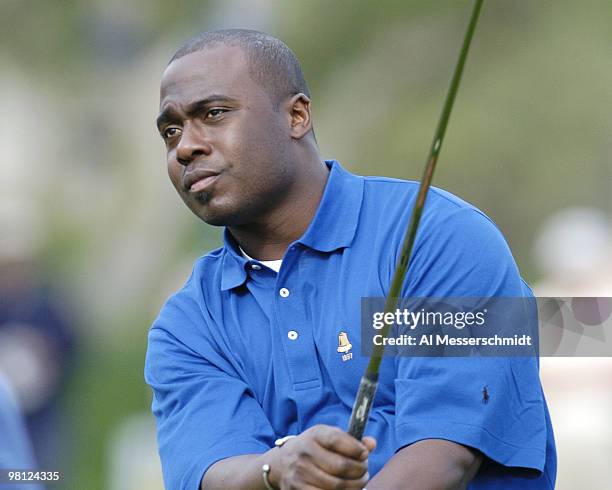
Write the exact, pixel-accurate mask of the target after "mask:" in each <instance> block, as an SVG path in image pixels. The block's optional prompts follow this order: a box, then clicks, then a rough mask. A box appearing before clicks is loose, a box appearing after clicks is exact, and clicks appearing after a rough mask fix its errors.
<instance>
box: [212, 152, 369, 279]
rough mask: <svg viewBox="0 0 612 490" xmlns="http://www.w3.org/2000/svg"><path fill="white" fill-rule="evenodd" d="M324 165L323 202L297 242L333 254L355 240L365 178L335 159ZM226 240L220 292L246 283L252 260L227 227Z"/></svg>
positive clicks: (224, 238)
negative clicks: (344, 167)
mask: <svg viewBox="0 0 612 490" xmlns="http://www.w3.org/2000/svg"><path fill="white" fill-rule="evenodd" d="M325 164H326V165H327V166H328V168H329V169H330V172H329V177H328V179H327V183H326V185H325V190H324V191H323V196H322V197H321V202H320V203H319V207H318V209H317V212H316V213H315V215H314V217H313V219H312V221H311V222H310V225H309V226H308V228H307V229H306V232H305V233H304V235H302V237H301V238H300V239H299V240H298V243H301V244H302V245H304V246H306V247H310V248H312V249H314V250H318V251H319V252H332V251H334V250H337V249H339V248H343V247H348V246H349V245H350V244H351V243H352V241H353V238H354V236H355V231H356V230H357V223H358V221H359V213H360V212H361V203H362V200H363V179H362V178H361V177H358V176H356V175H353V174H351V173H350V172H347V171H346V170H345V169H343V168H342V167H341V166H340V163H338V162H337V161H336V160H326V161H325ZM223 241H224V245H225V253H224V256H223V263H222V268H223V269H222V277H221V290H223V291H226V290H228V289H232V288H235V287H238V286H241V285H242V284H243V283H244V281H245V280H246V277H247V272H246V266H247V264H248V263H249V260H247V259H246V258H245V257H243V256H242V254H241V253H240V250H239V248H238V244H237V243H236V241H235V240H234V238H233V237H232V235H231V233H230V232H229V230H228V229H227V228H226V229H225V232H224V234H223Z"/></svg>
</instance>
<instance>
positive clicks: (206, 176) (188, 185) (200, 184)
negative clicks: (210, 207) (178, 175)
mask: <svg viewBox="0 0 612 490" xmlns="http://www.w3.org/2000/svg"><path fill="white" fill-rule="evenodd" d="M218 177H219V174H218V173H217V172H213V171H211V170H194V171H193V172H190V173H188V174H186V175H185V177H184V178H183V183H184V186H185V189H186V190H188V191H189V192H194V193H196V192H202V191H205V190H206V189H207V188H208V187H210V186H211V185H212V184H213V183H214V182H215V181H216V180H217V178H218Z"/></svg>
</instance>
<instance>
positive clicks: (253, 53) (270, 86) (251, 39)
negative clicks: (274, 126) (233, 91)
mask: <svg viewBox="0 0 612 490" xmlns="http://www.w3.org/2000/svg"><path fill="white" fill-rule="evenodd" d="M219 44H223V45H226V46H237V47H239V48H241V49H242V50H243V51H244V53H245V56H246V59H247V62H248V64H249V67H248V68H249V75H250V76H251V78H252V79H253V81H254V82H255V83H257V84H258V85H259V86H260V87H261V88H262V89H263V90H264V91H265V92H266V93H267V94H268V96H269V97H270V100H271V101H272V102H273V103H274V104H275V105H278V104H280V103H281V102H282V101H283V100H285V99H286V98H288V97H292V96H293V95H295V94H299V93H302V94H304V95H306V96H307V97H309V98H310V92H309V90H308V85H307V84H306V80H305V79H304V75H303V73H302V68H301V66H300V62H299V61H298V60H297V58H296V57H295V55H294V54H293V51H291V49H289V47H288V46H287V45H286V44H285V43H284V42H282V41H281V40H280V39H277V38H275V37H272V36H270V35H268V34H264V33H262V32H258V31H252V30H248V29H222V30H218V31H209V32H203V33H202V34H199V35H198V36H196V37H194V38H193V39H191V40H189V41H187V43H185V44H184V45H183V46H182V47H181V48H179V50H178V51H177V52H176V53H175V54H174V56H173V57H172V59H171V60H170V63H172V62H173V61H174V60H177V59H179V58H182V57H183V56H186V55H188V54H191V53H194V52H196V51H202V50H204V49H206V48H209V47H213V46H215V45H219ZM170 63H169V64H170Z"/></svg>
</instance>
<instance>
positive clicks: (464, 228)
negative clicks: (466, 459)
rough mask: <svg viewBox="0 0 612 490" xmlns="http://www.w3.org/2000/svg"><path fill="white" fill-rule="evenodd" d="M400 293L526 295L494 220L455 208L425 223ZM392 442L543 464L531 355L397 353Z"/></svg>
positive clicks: (512, 463)
mask: <svg viewBox="0 0 612 490" xmlns="http://www.w3.org/2000/svg"><path fill="white" fill-rule="evenodd" d="M419 241H420V243H418V246H417V247H416V250H417V252H416V253H415V256H414V259H415V260H414V261H413V262H412V263H411V265H410V270H409V272H408V282H407V285H406V287H405V289H404V291H403V294H404V296H405V297H411V296H412V297H438V298H442V297H461V296H463V297H468V296H469V297H503V296H507V297H527V296H529V297H531V296H532V294H531V291H530V290H529V288H528V287H527V286H526V285H525V284H524V282H523V281H522V279H521V278H520V275H519V273H518V269H517V267H516V264H515V262H514V259H513V258H512V255H511V253H510V250H509V248H508V246H507V244H506V242H505V240H504V238H503V236H502V235H501V233H500V232H499V230H498V229H497V228H496V227H495V225H494V224H493V223H492V222H491V221H490V220H489V219H488V218H487V217H486V216H484V215H482V214H481V213H480V212H478V211H477V210H475V209H473V208H460V209H457V210H456V212H453V213H451V214H450V215H449V216H448V217H447V218H445V219H443V220H438V221H437V222H436V220H435V219H433V220H432V219H431V217H430V221H429V223H428V226H427V227H426V228H424V230H423V233H422V235H421V237H420V238H419ZM396 376H397V377H396V380H395V389H396V436H397V443H398V444H397V448H396V449H400V448H401V447H404V446H406V445H409V444H412V443H414V442H416V441H419V440H423V439H434V438H435V439H446V440H449V441H453V442H457V443H459V444H463V445H466V446H470V447H473V448H476V449H478V450H480V451H481V452H482V453H484V454H485V455H486V456H487V457H488V458H490V459H491V460H493V461H495V462H497V463H499V464H501V465H504V466H507V467H521V468H529V469H535V470H538V471H542V470H543V468H544V465H545V462H546V444H547V421H546V409H545V403H544V398H543V394H542V389H541V385H540V380H539V374H538V362H537V359H536V358H526V357H525V358H502V357H463V358H461V357H455V358H450V357H449V358H443V357H438V358H434V357H430V358H416V357H415V358H411V357H397V358H396Z"/></svg>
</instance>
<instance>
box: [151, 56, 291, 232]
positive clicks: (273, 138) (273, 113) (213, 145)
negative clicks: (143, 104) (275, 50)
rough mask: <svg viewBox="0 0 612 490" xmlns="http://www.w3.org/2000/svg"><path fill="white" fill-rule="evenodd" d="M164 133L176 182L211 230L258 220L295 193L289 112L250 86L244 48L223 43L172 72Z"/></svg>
mask: <svg viewBox="0 0 612 490" xmlns="http://www.w3.org/2000/svg"><path fill="white" fill-rule="evenodd" d="M158 129H159V131H160V134H161V135H162V138H163V139H164V141H165V143H166V148H167V161H168V174H169V176H170V180H171V181H172V183H173V184H174V187H175V188H176V190H177V191H178V193H179V195H180V196H181V198H182V199H183V201H185V204H187V206H188V207H189V208H190V209H191V210H192V211H193V212H194V213H195V214H196V215H197V216H198V217H200V218H201V219H202V220H204V221H205V222H207V223H209V224H212V225H227V226H232V225H235V226H237V225H244V224H249V223H251V222H254V221H257V220H258V219H259V218H260V217H262V216H263V215H265V213H266V211H268V210H270V209H272V208H273V207H274V206H275V205H276V204H277V203H278V202H280V200H281V199H282V196H283V195H285V194H286V192H287V190H288V188H289V187H290V184H291V182H292V179H293V175H294V173H293V172H294V171H293V170H292V166H291V164H290V163H291V159H290V158H289V157H288V155H289V154H290V148H291V136H290V132H289V130H290V116H289V113H288V112H287V111H286V110H285V109H284V107H283V105H282V104H281V105H280V107H278V108H277V107H275V105H274V104H273V103H272V101H271V100H270V97H269V96H268V94H267V93H266V92H265V91H264V89H263V88H262V87H260V86H258V85H257V84H256V83H255V82H254V81H253V80H252V79H251V77H250V75H249V70H248V63H247V59H246V57H245V55H244V53H243V51H242V50H241V49H240V48H238V47H233V46H226V45H221V44H219V45H216V46H213V47H211V48H206V49H204V50H202V51H197V52H195V53H191V54H189V55H187V56H184V57H182V58H179V59H178V60H175V61H173V62H172V63H171V64H170V65H169V66H168V67H167V68H166V70H165V72H164V74H163V76H162V82H161V91H160V117H159V118H158Z"/></svg>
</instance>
